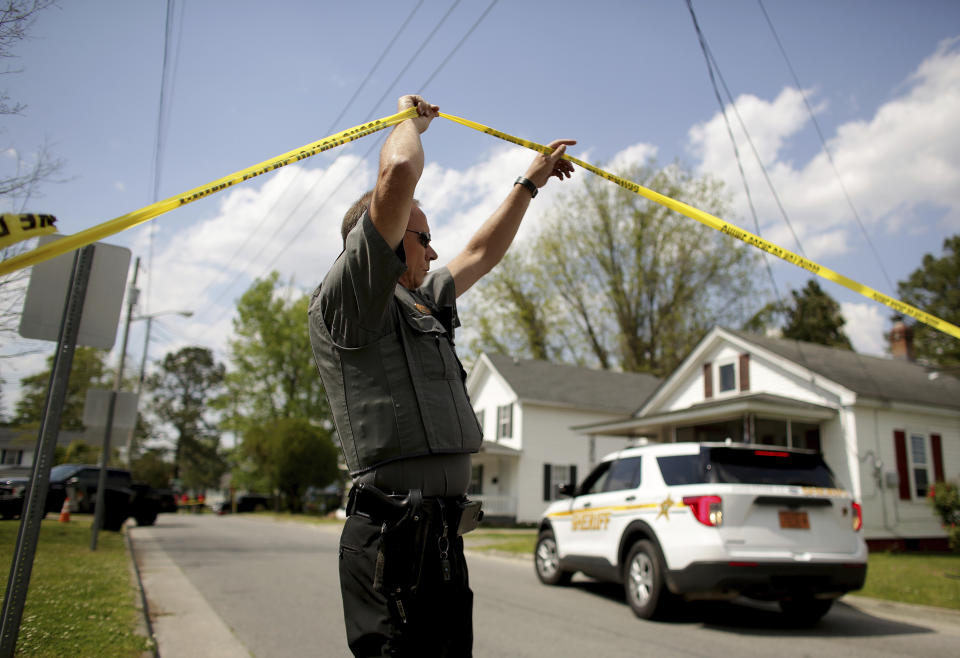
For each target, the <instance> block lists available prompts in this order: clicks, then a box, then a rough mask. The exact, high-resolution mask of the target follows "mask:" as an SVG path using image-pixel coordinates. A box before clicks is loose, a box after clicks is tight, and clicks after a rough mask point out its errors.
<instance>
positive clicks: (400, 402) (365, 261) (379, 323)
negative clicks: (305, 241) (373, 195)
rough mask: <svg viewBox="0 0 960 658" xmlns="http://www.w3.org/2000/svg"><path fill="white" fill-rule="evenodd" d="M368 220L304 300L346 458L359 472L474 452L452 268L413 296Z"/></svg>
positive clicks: (431, 277) (474, 426) (476, 441)
mask: <svg viewBox="0 0 960 658" xmlns="http://www.w3.org/2000/svg"><path fill="white" fill-rule="evenodd" d="M405 269H406V266H405V265H404V263H403V262H402V261H401V260H400V258H399V257H398V256H397V254H396V253H395V252H394V251H393V250H392V249H390V246H389V245H388V244H387V243H386V241H385V240H384V239H383V237H382V236H381V235H380V233H379V232H378V231H377V229H376V227H374V225H373V223H372V222H371V221H370V217H369V215H368V214H366V213H365V214H364V216H363V217H362V218H361V219H360V221H359V222H358V223H357V226H356V227H354V229H353V230H352V231H351V232H350V234H349V235H348V236H347V241H346V246H345V248H344V251H343V253H342V254H340V256H339V258H337V261H336V262H335V263H334V265H333V267H332V268H331V269H330V272H329V273H327V276H326V277H325V278H324V280H323V283H322V284H321V285H320V287H319V288H317V290H316V291H315V292H314V294H313V298H312V299H311V303H310V310H309V320H310V341H311V344H312V346H313V353H314V357H315V359H316V362H317V367H318V368H319V370H320V375H321V378H322V379H323V384H324V387H325V388H326V391H327V397H328V398H329V400H330V407H331V409H332V411H333V417H334V422H335V423H336V426H337V433H338V434H339V436H340V443H341V447H342V449H343V454H344V459H345V460H346V462H347V466H348V468H349V469H350V473H351V475H354V476H356V475H358V474H360V473H363V472H366V471H368V470H370V469H372V468H375V467H377V466H379V465H381V464H384V463H387V462H391V461H394V460H397V459H405V458H410V457H420V456H424V455H431V454H463V453H470V452H477V450H479V448H480V443H481V441H482V436H481V432H480V427H479V425H478V423H477V419H476V415H475V414H474V412H473V408H472V406H471V405H470V400H469V398H468V396H467V391H466V386H465V381H466V373H465V372H464V370H463V366H462V365H461V363H460V360H459V359H458V358H457V355H456V352H455V350H454V344H453V334H454V329H455V328H456V327H458V326H459V325H460V322H459V319H458V317H457V307H456V289H455V286H454V282H453V277H452V276H451V274H450V272H449V270H447V269H446V268H440V269H438V270H436V271H434V272H430V273H429V274H428V275H427V277H426V279H425V280H424V282H423V285H422V286H421V287H420V288H419V289H418V290H415V291H411V290H407V289H406V288H404V287H403V286H401V285H399V284H398V283H397V279H398V278H399V277H400V275H401V274H402V273H403V272H404V270H405Z"/></svg>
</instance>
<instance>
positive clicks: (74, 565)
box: [0, 515, 150, 658]
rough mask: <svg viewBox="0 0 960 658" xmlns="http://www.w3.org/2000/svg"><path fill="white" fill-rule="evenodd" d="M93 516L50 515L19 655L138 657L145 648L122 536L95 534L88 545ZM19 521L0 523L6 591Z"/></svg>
mask: <svg viewBox="0 0 960 658" xmlns="http://www.w3.org/2000/svg"><path fill="white" fill-rule="evenodd" d="M91 521H92V517H88V516H85V515H84V516H78V515H74V516H73V520H71V521H70V523H59V522H58V521H57V520H56V518H52V519H47V520H45V521H44V522H43V524H42V526H41V528H40V541H39V545H38V547H37V554H36V558H35V560H34V563H33V573H32V574H31V577H30V586H29V588H28V590H27V601H26V605H25V606H24V610H23V619H22V622H21V624H20V635H19V637H18V639H17V646H16V655H17V656H71V657H81V656H89V657H91V658H92V657H97V658H99V657H111V658H113V657H116V658H120V657H124V658H127V657H138V656H140V655H141V654H142V653H143V651H145V650H148V649H149V647H150V644H149V642H150V641H149V640H148V639H147V638H146V637H144V636H142V635H137V633H136V629H137V627H138V626H137V625H138V624H139V623H140V622H141V620H142V618H143V616H142V613H141V612H140V610H139V608H138V603H139V595H138V594H137V590H136V586H135V584H134V582H133V580H132V578H131V572H130V557H129V554H128V553H127V548H126V543H125V538H124V536H123V535H122V534H121V533H118V532H100V533H99V535H98V538H97V550H96V551H91V550H90V523H91ZM19 527H20V522H19V521H2V522H0V558H2V559H0V564H2V565H3V567H4V569H5V570H4V573H3V578H2V583H0V591H5V590H6V585H7V578H8V574H9V573H10V565H11V563H12V561H13V552H14V550H15V548H16V544H17V532H18V531H19Z"/></svg>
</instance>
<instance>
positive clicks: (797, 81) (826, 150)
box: [757, 0, 896, 291]
mask: <svg viewBox="0 0 960 658" xmlns="http://www.w3.org/2000/svg"><path fill="white" fill-rule="evenodd" d="M757 3H758V4H759V5H760V10H761V11H762V12H763V17H764V18H765V19H767V25H769V26H770V31H771V32H772V33H773V39H774V41H776V42H777V47H778V48H780V53H781V54H782V55H783V59H784V61H786V63H787V68H788V69H789V70H790V75H791V76H792V77H793V82H794V84H795V85H796V86H797V90H798V91H799V92H800V96H801V97H802V98H803V104H804V105H805V106H806V108H807V113H808V114H809V115H810V120H811V121H812V122H813V127H814V128H815V129H816V131H817V137H819V138H820V144H821V145H822V146H823V152H824V154H825V155H826V156H827V161H828V162H829V163H830V167H831V168H832V169H833V174H834V176H836V177H837V182H838V183H839V184H840V189H841V190H842V191H843V197H844V198H845V199H846V200H847V205H848V206H850V211H851V212H852V213H853V217H854V219H856V220H857V225H858V226H859V227H860V231H861V232H862V233H863V237H864V238H865V239H866V241H867V244H868V245H870V250H871V251H872V252H873V255H874V257H875V258H876V259H877V264H878V265H879V266H880V271H881V272H882V273H883V277H884V278H885V279H886V280H887V285H888V286H890V290H891V291H892V290H896V288H895V287H894V285H893V281H891V280H890V275H889V274H887V269H886V268H885V267H884V265H883V259H881V258H880V254H879V253H878V252H877V249H876V247H874V246H873V241H872V240H871V239H870V234H869V233H868V232H867V229H866V228H865V227H864V225H863V222H862V221H861V220H860V213H858V212H857V209H856V207H855V206H854V205H853V200H852V199H851V198H850V194H849V193H848V192H847V187H846V185H844V184H843V178H842V177H841V176H840V171H839V170H838V169H837V164H836V162H834V160H833V155H832V154H831V153H830V149H829V148H828V147H827V140H826V139H824V137H823V131H822V130H820V123H819V122H818V121H817V117H816V115H815V114H814V112H813V108H812V107H810V102H809V101H808V100H807V94H806V93H805V92H804V91H803V86H802V85H801V84H800V79H799V78H798V77H797V73H796V71H794V69H793V64H791V63H790V58H789V57H788V56H787V51H786V49H785V48H784V47H783V43H782V42H781V41H780V35H778V34H777V30H776V28H775V27H774V26H773V21H772V20H771V19H770V15H769V14H768V13H767V10H766V8H765V7H764V6H763V0H757Z"/></svg>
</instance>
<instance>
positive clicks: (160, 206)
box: [0, 108, 960, 339]
mask: <svg viewBox="0 0 960 658" xmlns="http://www.w3.org/2000/svg"><path fill="white" fill-rule="evenodd" d="M416 114H417V110H416V108H409V109H407V110H404V111H403V112H398V113H396V114H394V115H392V116H388V117H384V118H382V119H376V120H374V121H371V122H369V123H365V124H361V125H359V126H355V127H353V128H349V129H347V130H344V131H341V132H339V133H335V134H333V135H330V136H329V137H325V138H324V139H321V140H319V141H316V142H313V143H311V144H307V145H306V146H303V147H302V148H299V149H295V150H293V151H289V152H287V153H284V154H283V155H280V156H277V157H275V158H273V159H271V160H267V161H265V162H261V163H260V164H257V165H254V166H252V167H248V168H246V169H243V170H241V171H238V172H235V173H233V174H230V175H228V176H224V177H223V178H220V179H218V180H215V181H213V182H211V183H208V184H207V185H203V186H201V187H197V188H194V189H192V190H189V191H188V192H185V193H183V194H181V195H177V196H173V197H170V198H168V199H165V200H163V201H158V202H157V203H154V204H152V205H149V206H146V207H144V208H141V209H140V210H136V211H134V212H132V213H128V214H126V215H121V216H120V217H117V218H115V219H112V220H110V221H108V222H104V223H103V224H99V225H97V226H94V227H92V228H89V229H86V230H84V231H81V232H80V233H76V234H74V235H70V236H66V237H64V238H62V239H60V240H57V241H56V242H52V243H50V244H47V245H44V246H42V247H38V248H36V249H33V250H32V251H28V252H26V253H23V254H20V255H19V256H15V257H13V258H9V259H7V260H5V261H3V262H0V275H4V274H8V273H10V272H14V271H16V270H19V269H22V268H24V267H29V266H31V265H35V264H37V263H40V262H43V261H45V260H48V259H50V258H54V257H56V256H59V255H61V254H64V253H66V252H68V251H72V250H74V249H79V248H80V247H83V246H86V245H88V244H92V243H93V242H96V241H97V240H101V239H103V238H105V237H107V236H109V235H113V234H115V233H119V232H121V231H124V230H126V229H128V228H131V227H133V226H137V225H138V224H141V223H143V222H146V221H148V220H150V219H153V218H154V217H157V216H158V215H161V214H163V213H165V212H168V211H170V210H173V209H174V208H179V207H180V206H183V205H186V204H188V203H191V202H193V201H196V200H198V199H202V198H204V197H207V196H209V195H211V194H214V193H216V192H220V191H221V190H225V189H226V188H228V187H230V186H232V185H235V184H237V183H240V182H243V181H245V180H249V179H251V178H254V177H256V176H260V175H262V174H265V173H268V172H270V171H274V170H275V169H279V168H281V167H284V166H286V165H288V164H290V163H293V162H299V161H300V160H304V159H306V158H309V157H310V156H313V155H316V154H317V153H322V152H323V151H327V150H329V149H332V148H336V147H337V146H341V145H343V144H346V143H348V142H352V141H354V140H356V139H359V138H361V137H365V136H367V135H370V134H372V133H375V132H377V131H380V130H383V129H384V128H389V127H390V126H393V125H395V124H398V123H400V122H401V121H404V120H406V119H410V118H413V117H414V116H416ZM440 116H441V117H443V118H444V119H448V120H450V121H453V122H455V123H459V124H461V125H463V126H467V127H468V128H473V129H474V130H478V131H480V132H482V133H485V134H487V135H492V136H493V137H497V138H499V139H502V140H505V141H508V142H511V143H513V144H517V145H519V146H523V147H525V148H528V149H531V150H534V151H538V152H540V153H545V154H549V153H551V150H550V149H549V148H548V147H547V146H544V145H543V144H538V143H536V142H531V141H529V140H526V139H521V138H519V137H514V136H513V135H508V134H507V133H504V132H501V131H499V130H495V129H493V128H490V127H489V126H484V125H483V124H480V123H477V122H475V121H470V120H469V119H464V118H462V117H457V116H453V115H450V114H445V113H443V112H441V113H440ZM563 158H564V159H565V160H569V161H570V162H572V163H573V164H575V165H578V166H580V167H583V168H584V169H586V170H587V171H590V172H592V173H594V174H596V175H597V176H601V177H602V178H606V179H607V180H609V181H611V182H613V183H616V184H617V185H619V186H620V187H623V188H625V189H627V190H630V191H631V192H634V193H636V194H639V195H640V196H643V197H644V198H646V199H649V200H650V201H653V202H655V203H659V204H661V205H663V206H666V207H667V208H670V209H671V210H674V211H675V212H678V213H680V214H681V215H684V216H686V217H689V218H691V219H694V220H696V221H698V222H700V223H702V224H705V225H707V226H709V227H710V228H713V229H715V230H717V231H720V232H721V233H724V234H726V235H729V236H732V237H734V238H737V239H738V240H741V241H743V242H746V243H747V244H749V245H752V246H754V247H757V248H759V249H762V250H763V251H765V252H767V253H769V254H772V255H774V256H776V257H777V258H780V259H783V260H785V261H787V262H788V263H791V264H793V265H796V266H797V267H801V268H803V269H805V270H807V271H808V272H811V273H813V274H816V275H817V276H820V277H823V278H824V279H827V280H828V281H833V282H834V283H838V284H840V285H842V286H843V287H845V288H848V289H849V290H852V291H854V292H856V293H858V294H860V295H863V296H864V297H866V298H867V299H871V300H873V301H876V302H880V303H881V304H885V305H886V306H889V307H890V308H892V309H894V310H895V311H897V312H898V313H901V314H903V315H909V316H910V317H912V318H915V319H917V320H919V321H920V322H923V323H924V324H927V325H929V326H931V327H933V328H934V329H937V330H939V331H942V332H944V333H946V334H949V335H950V336H953V337H954V338H958V339H960V327H957V326H956V325H954V324H951V323H949V322H947V321H945V320H942V319H940V318H938V317H936V316H934V315H931V314H929V313H927V312H926V311H923V310H922V309H919V308H917V307H915V306H911V305H910V304H907V303H905V302H902V301H899V300H897V299H894V298H893V297H890V296H888V295H885V294H883V293H882V292H879V291H878V290H874V289H873V288H870V287H868V286H865V285H863V284H862V283H858V282H857V281H854V280H853V279H850V278H848V277H845V276H843V275H842V274H840V273H838V272H835V271H833V270H831V269H829V268H827V267H824V266H823V265H819V264H818V263H815V262H813V261H812V260H810V259H808V258H804V257H802V256H800V255H798V254H795V253H793V252H792V251H789V250H787V249H784V248H783V247H780V246H778V245H776V244H774V243H772V242H770V241H768V240H764V239H763V238H761V237H760V236H758V235H754V234H753V233H750V232H749V231H746V230H744V229H742V228H739V227H737V226H735V225H733V224H730V223H728V222H725V221H723V220H722V219H720V218H718V217H714V216H713V215H711V214H709V213H706V212H704V211H702V210H699V209H697V208H694V207H693V206H689V205H687V204H686V203H683V202H682V201H677V200H676V199H672V198H670V197H668V196H664V195H662V194H659V193H658V192H654V191H653V190H650V189H647V188H645V187H643V186H642V185H638V184H637V183H634V182H633V181H629V180H626V179H624V178H620V177H619V176H615V175H613V174H611V173H610V172H607V171H604V170H603V169H600V168H599V167H595V166H593V165H591V164H590V163H588V162H584V161H583V160H579V159H577V158H574V157H572V156H570V155H566V154H564V156H563Z"/></svg>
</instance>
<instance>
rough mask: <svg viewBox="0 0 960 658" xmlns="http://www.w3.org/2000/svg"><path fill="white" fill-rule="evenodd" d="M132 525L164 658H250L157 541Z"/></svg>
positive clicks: (150, 532)
mask: <svg viewBox="0 0 960 658" xmlns="http://www.w3.org/2000/svg"><path fill="white" fill-rule="evenodd" d="M154 531H155V530H154V528H153V527H150V526H128V527H127V532H129V533H130V535H129V536H130V541H131V546H132V547H133V555H134V559H135V560H136V564H137V570H138V571H139V575H140V583H141V587H142V588H143V593H144V595H145V598H146V601H147V608H148V611H149V615H150V620H149V621H150V627H151V628H152V630H153V637H154V640H155V641H156V643H157V654H158V655H159V656H161V658H250V652H249V651H248V650H247V648H246V647H245V646H244V645H243V643H241V642H240V640H238V639H237V637H236V636H235V635H234V634H233V632H232V631H231V630H230V629H229V628H228V627H227V625H226V624H225V623H224V621H223V620H222V619H221V618H220V616H219V615H218V614H217V613H216V612H215V611H214V610H213V608H211V607H210V605H209V604H208V603H207V601H206V599H204V598H203V595H202V594H201V593H200V592H199V591H197V588H196V587H194V586H193V583H191V582H190V580H189V579H188V578H187V577H186V576H185V575H184V573H183V571H181V570H180V567H178V566H177V565H176V564H174V563H173V561H172V560H171V559H170V557H169V556H168V555H167V553H166V552H165V551H164V550H163V548H162V547H161V546H160V545H159V544H158V543H157V541H156V540H155V539H154V536H153V533H154Z"/></svg>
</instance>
